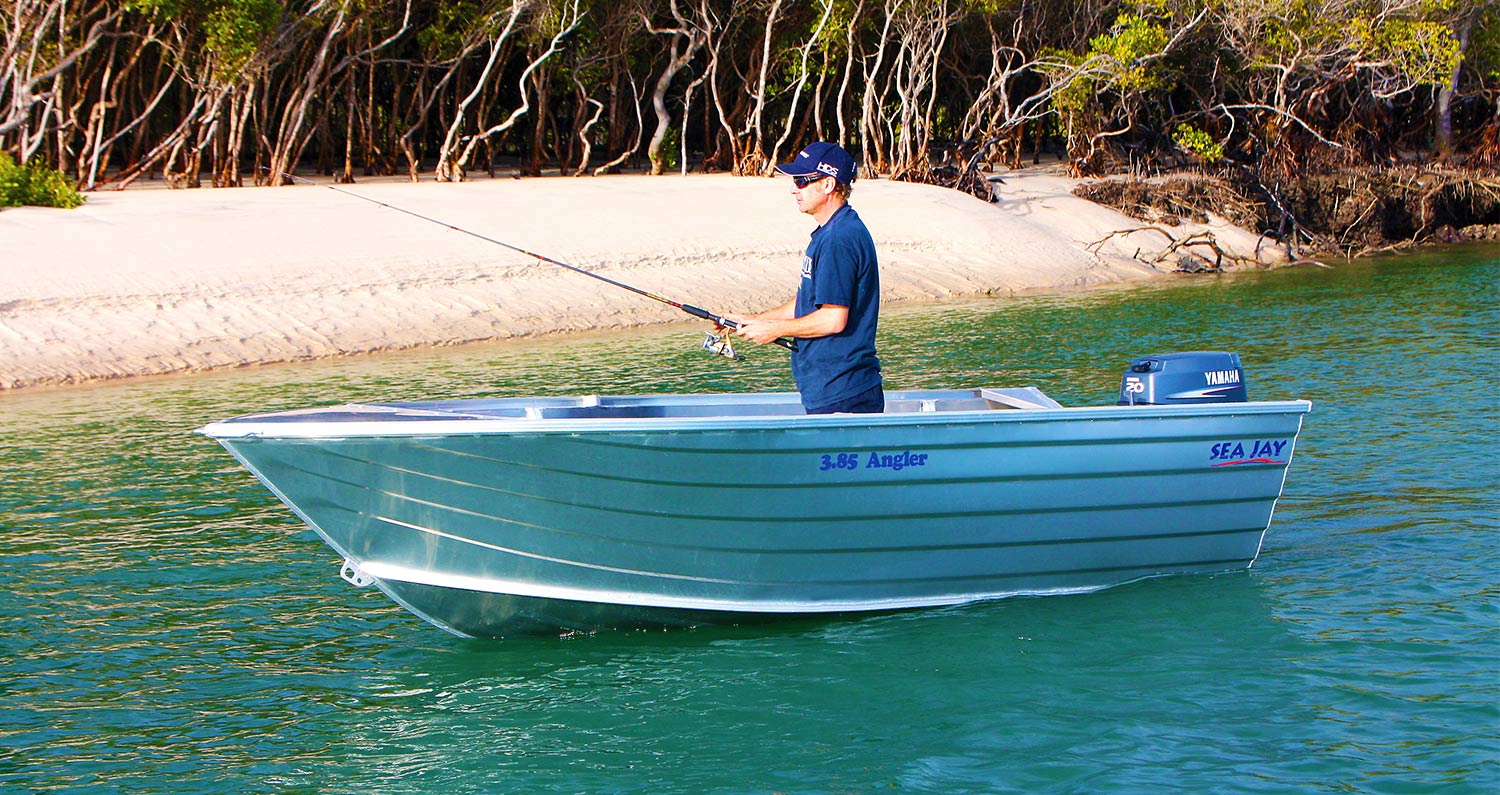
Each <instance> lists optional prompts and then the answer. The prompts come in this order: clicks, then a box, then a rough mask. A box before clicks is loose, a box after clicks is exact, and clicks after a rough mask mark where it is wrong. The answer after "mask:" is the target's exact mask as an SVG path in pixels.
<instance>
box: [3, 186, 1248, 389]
mask: <svg viewBox="0 0 1500 795" xmlns="http://www.w3.org/2000/svg"><path fill="white" fill-rule="evenodd" d="M1004 176H1005V182H1004V183H1002V184H1000V185H998V190H997V195H998V197H999V201H998V202H996V203H993V204H986V203H984V202H983V201H980V200H978V199H974V198H972V197H970V196H967V195H964V194H962V193H959V192H957V191H954V190H951V189H947V188H940V187H935V186H930V185H919V184H913V183H903V182H889V181H885V180H862V181H860V182H857V183H856V184H855V191H854V195H853V197H852V200H851V203H852V204H853V205H854V207H855V209H856V210H858V211H859V212H860V215H861V216H862V217H863V218H864V220H865V222H866V224H867V225H868V226H869V227H870V229H871V231H872V233H873V234H874V236H875V238H876V245H877V249H878V251H879V255H880V264H881V292H882V301H883V303H885V304H887V305H896V304H903V303H923V302H928V301H941V300H943V299H948V298H956V297H965V296H979V295H995V294H1002V295H1014V294H1018V293H1022V292H1034V291H1049V290H1070V289H1078V288H1088V287H1097V286H1104V285H1110V284H1124V283H1132V282H1141V281H1145V280H1149V279H1153V278H1157V277H1160V276H1164V275H1170V274H1171V273H1172V271H1171V270H1170V269H1167V268H1163V267H1158V268H1153V267H1150V266H1148V265H1146V264H1144V263H1142V262H1140V261H1138V260H1137V259H1136V256H1137V253H1138V252H1150V251H1159V250H1161V249H1163V248H1165V245H1164V242H1163V240H1162V237H1161V235H1159V234H1156V233H1153V232H1150V231H1148V230H1146V229H1144V227H1146V226H1147V225H1146V224H1143V223H1141V222H1139V221H1136V220H1134V219H1131V218H1129V217H1127V216H1125V215H1122V214H1120V213H1119V212H1116V211H1114V210H1111V209H1108V208H1106V207H1103V206H1102V205H1098V204H1094V203H1093V202H1089V201H1087V200H1085V199H1081V198H1078V197H1076V196H1073V195H1072V194H1071V190H1072V188H1073V186H1074V185H1076V184H1077V181H1075V180H1071V179H1068V178H1066V177H1064V176H1062V175H1061V174H1060V173H1058V168H1057V167H1056V166H1038V167H1033V168H1030V169H1026V170H1023V171H1018V172H1010V173H1007V174H1005V175H1004ZM320 183H321V184H319V185H298V186H293V187H283V188H275V189H271V188H265V189H245V188H239V189H199V190H154V189H145V190H126V191H118V192H114V191H103V192H96V193H91V194H89V201H88V203H86V204H85V205H83V206H82V207H80V208H78V209H75V210H53V209H45V208H32V207H26V208H16V209H8V210H5V211H4V212H0V251H4V252H7V255H6V257H5V259H6V260H7V263H6V265H5V268H4V270H5V271H7V279H6V280H5V283H4V284H0V392H4V391H16V390H25V389H28V388H33V387H39V386H69V385H76V384H87V383H93V382H100V381H114V380H118V379H121V378H130V377H135V376H147V375H166V374H172V373H192V372H200V371H208V370H221V369H234V368H239V367H245V366H250V365H261V364H273V363H279V362H293V361H315V360H319V359H327V358H333V357H341V356H353V355H360V354H367V353H377V352H386V351H399V350H410V349H416V348H424V347H444V346H452V345H462V344H468V343H475V342H484V341H494V340H503V339H530V338H540V337H544V336H553V335H562V334H568V333H571V332H581V331H582V332H587V331H603V330H609V329H618V328H629V327H639V326H647V325H657V324H664V323H676V322H681V321H684V320H690V317H689V316H687V315H685V314H683V313H682V312H681V311H679V310H677V309H675V308H673V307H670V306H667V305H665V304H661V303H658V302H656V301H652V300H650V299H648V298H645V297H642V296H640V295H636V294H633V293H631V292H629V291H628V290H624V289H621V288H618V287H614V286H611V285H608V284H605V283H603V282H600V281H598V280H595V279H590V278H588V277H586V276H583V275H580V274H576V273H570V272H568V271H566V270H565V269H563V268H560V267H558V266H556V265H552V264H547V263H543V262H539V261H537V260H535V259H532V258H530V257H526V256H524V255H521V254H518V253H515V252H513V251H510V250H508V249H505V248H501V247H499V246H496V245H493V244H491V243H488V242H485V241H482V240H479V239H476V238H474V237H471V236H469V235H465V234H461V233H458V232H455V231H452V230H450V229H446V228H444V227H445V226H447V225H449V224H451V225H453V226H455V227H460V228H462V229H465V230H470V231H472V232H474V233H477V234H480V235H485V236H487V237H491V238H494V239H495V240H500V241H504V242H505V243H507V244H509V245H514V246H517V247H520V248H523V249H526V250H528V251H534V252H537V253H538V254H541V255H543V256H547V257H551V258H554V259H558V260H561V261H563V262H567V263H569V264H571V265H575V266H577V267H581V268H584V269H587V270H590V271H594V272H597V273H598V274H599V275H601V276H605V277H608V278H610V279H613V280H615V281H618V282H622V283H624V284H628V285H630V286H632V287H636V288H639V289H641V290H645V291H648V292H651V293H654V294H657V295H661V296H663V297H666V298H669V299H671V300H673V301H677V302H680V303H685V304H692V305H695V306H701V307H704V308H706V309H709V310H711V311H714V312H716V313H736V312H739V313H744V312H752V311H758V310H760V309H763V308H765V307H768V306H773V305H775V304H779V303H781V302H782V301H784V300H785V299H786V298H787V297H788V296H790V295H791V294H792V292H794V291H795V289H796V276H797V268H798V264H799V262H800V256H801V252H802V248H803V247H804V246H805V244H806V241H807V235H808V234H809V233H810V232H811V230H812V222H811V220H810V219H808V218H806V217H805V216H803V215H801V214H800V213H798V212H797V210H796V207H795V205H794V203H793V202H792V199H791V196H790V191H789V186H788V185H787V184H786V183H785V182H784V181H777V180H774V179H769V178H756V177H734V176H730V175H723V174H710V175H703V174H692V175H688V176H685V177H684V176H678V175H667V176H656V177H650V176H643V175H626V176H604V177H588V178H561V177H544V178H532V179H522V180H516V179H494V180H490V179H479V180H474V181H470V182H463V183H436V182H431V181H427V182H418V183H412V182H408V181H406V180H404V179H401V180H399V181H396V179H394V178H387V179H372V180H367V181H363V182H357V183H355V184H353V185H336V186H334V187H337V188H338V190H337V191H335V190H328V189H327V185H329V184H331V183H330V182H328V181H327V180H320ZM344 191H347V192H349V193H354V194H358V195H359V196H362V197H365V198H368V199H371V200H373V201H374V202H384V203H387V204H389V205H392V206H393V207H398V208H401V209H403V210H407V211H410V212H414V213H420V214H421V215H423V216H426V217H427V218H428V219H431V220H432V221H435V222H436V223H433V222H428V221H424V220H422V219H419V218H414V217H412V216H411V215H407V214H404V213H401V212H397V211H395V210H393V209H389V208H387V207H381V206H377V204H375V203H372V201H361V200H360V199H359V198H356V197H354V196H349V195H344V194H343V192H344ZM1137 228H1142V231H1141V232H1138V233H1134V234H1118V233H1119V232H1120V231H1121V230H1129V229H1137ZM1204 228H1211V229H1212V230H1213V231H1214V233H1215V235H1216V236H1217V238H1218V240H1219V243H1220V245H1222V246H1224V247H1225V248H1226V249H1229V250H1233V251H1235V252H1237V253H1238V254H1240V255H1242V256H1245V257H1247V258H1253V257H1255V255H1256V247H1257V244H1258V242H1259V240H1260V239H1259V238H1258V236H1256V235H1254V234H1252V233H1249V232H1245V231H1243V230H1239V229H1235V228H1233V227H1230V226H1228V225H1227V223H1223V222H1219V221H1217V219H1211V222H1210V224H1208V225H1204V224H1185V225H1183V226H1181V227H1177V228H1176V229H1175V230H1174V231H1175V232H1178V233H1188V232H1191V231H1196V230H1198V229H1204ZM1106 238H1108V239H1106ZM1098 241H1103V242H1102V243H1100V242H1098ZM1091 244H1094V245H1091ZM1261 253H1262V254H1264V253H1266V252H1264V251H1262V252H1261Z"/></svg>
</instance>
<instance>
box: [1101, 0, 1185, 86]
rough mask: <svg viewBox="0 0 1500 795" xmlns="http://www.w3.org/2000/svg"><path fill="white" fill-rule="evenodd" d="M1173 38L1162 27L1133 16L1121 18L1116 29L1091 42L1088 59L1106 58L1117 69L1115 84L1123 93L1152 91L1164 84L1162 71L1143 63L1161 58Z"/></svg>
mask: <svg viewBox="0 0 1500 795" xmlns="http://www.w3.org/2000/svg"><path fill="white" fill-rule="evenodd" d="M1168 41H1170V37H1168V36H1167V31H1166V29H1164V28H1163V27H1162V26H1161V25H1159V24H1157V23H1155V22H1152V21H1150V20H1147V19H1142V18H1141V17H1137V16H1134V15H1131V14H1121V15H1120V18H1119V19H1118V20H1116V21H1115V26H1114V29H1113V30H1111V31H1110V32H1109V33H1106V34H1104V35H1103V36H1095V37H1094V38H1092V39H1089V56H1090V57H1094V56H1101V55H1102V56H1104V57H1106V58H1108V59H1109V60H1110V62H1111V65H1112V66H1114V69H1113V71H1114V73H1115V74H1114V83H1115V85H1116V86H1117V87H1119V88H1120V89H1121V90H1123V91H1149V90H1152V89H1157V88H1161V87H1162V86H1163V85H1164V84H1165V80H1164V79H1163V77H1162V74H1161V70H1159V69H1156V68H1153V66H1152V65H1151V64H1149V63H1143V60H1144V59H1145V58H1147V57H1148V56H1152V55H1158V54H1160V53H1161V52H1162V50H1163V49H1165V48H1166V46H1167V42H1168Z"/></svg>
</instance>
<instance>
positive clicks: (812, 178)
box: [792, 174, 828, 188]
mask: <svg viewBox="0 0 1500 795" xmlns="http://www.w3.org/2000/svg"><path fill="white" fill-rule="evenodd" d="M826 176H828V175H827V174H803V175H802V176H799V177H792V184H793V185H796V186H797V187H798V188H805V187H807V186H808V185H811V184H813V183H814V182H817V181H818V180H820V179H823V178H824V177H826Z"/></svg>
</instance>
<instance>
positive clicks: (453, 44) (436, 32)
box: [417, 0, 484, 61]
mask: <svg viewBox="0 0 1500 795" xmlns="http://www.w3.org/2000/svg"><path fill="white" fill-rule="evenodd" d="M483 19H484V8H483V6H481V5H480V4H479V3H475V2H471V0H460V2H454V3H440V4H438V6H437V13H436V14H435V18H434V19H433V20H432V22H431V23H430V24H428V25H427V26H426V27H424V28H422V29H421V30H420V31H418V32H417V42H418V43H419V44H420V45H421V46H422V50H423V52H425V53H426V55H427V57H428V58H430V59H432V60H434V61H438V60H444V59H447V58H453V57H456V56H457V55H458V54H459V53H460V52H462V51H463V48H464V44H465V43H466V42H467V41H468V39H469V36H470V35H471V32H472V30H473V28H474V26H475V25H477V24H478V23H479V22H480V21H481V20H483Z"/></svg>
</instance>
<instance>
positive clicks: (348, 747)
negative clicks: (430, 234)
mask: <svg viewBox="0 0 1500 795" xmlns="http://www.w3.org/2000/svg"><path fill="white" fill-rule="evenodd" d="M1497 285H1500V250H1497V249H1494V248H1488V249H1456V250H1449V251H1444V252H1441V253H1436V254H1427V255H1422V256H1412V257H1405V258H1401V259H1386V260H1380V261H1371V262H1360V263H1355V264H1351V265H1348V266H1344V267H1340V268H1337V269H1334V270H1321V269H1296V270H1286V271H1279V272H1273V273H1257V274H1249V275H1245V276H1240V277H1236V278H1226V279H1201V280H1198V279H1195V280H1188V281H1177V282H1170V283H1167V284H1163V285H1158V286H1151V287H1145V288H1133V289H1126V290H1119V291H1111V292H1105V293H1093V294H1087V295H1070V296H1061V297H1058V296H1040V297H1027V298H1011V299H995V300H987V301H977V302H961V303H953V304H945V305H940V306H929V307H917V308H895V309H891V310H889V311H888V313H887V315H886V317H885V319H884V325H883V329H882V332H883V334H882V339H881V345H882V352H883V355H884V358H885V361H886V369H887V374H888V379H889V383H890V385H891V387H893V388H902V387H944V386H958V385H965V386H967V385H979V384H986V385H997V386H1010V385H1026V384H1034V385H1036V386H1039V387H1041V388H1043V389H1044V390H1046V391H1047V392H1048V393H1049V394H1051V395H1052V396H1054V397H1055V398H1057V399H1059V400H1061V401H1062V402H1063V403H1064V404H1070V405H1078V404H1084V403H1099V402H1112V401H1113V399H1114V390H1115V389H1116V387H1117V385H1118V379H1119V372H1120V371H1121V370H1122V369H1123V368H1124V366H1125V365H1126V364H1127V363H1128V362H1129V360H1130V359H1131V358H1132V357H1134V356H1136V355H1140V354H1146V353H1153V352H1158V351H1165V350H1188V349H1205V348H1207V349H1228V350H1235V351H1238V352H1239V353H1240V354H1241V356H1242V357H1243V359H1244V361H1245V363H1246V367H1247V370H1248V375H1249V378H1250V381H1249V385H1250V389H1251V391H1252V397H1256V398H1266V399H1272V398H1307V399H1310V400H1312V401H1313V402H1314V413H1313V414H1312V415H1310V416H1309V417H1308V420H1307V425H1306V430H1305V433H1304V435H1303V438H1302V440H1301V442H1300V443H1299V445H1298V456H1297V459H1296V461H1295V462H1294V464H1293V466H1292V469H1291V474H1290V477H1289V480H1288V482H1287V485H1286V493H1285V498H1284V499H1283V500H1282V502H1281V505H1280V508H1279V510H1278V512H1277V515H1276V520H1275V522H1274V524H1273V525H1272V527H1271V531H1270V533H1269V534H1268V535H1267V537H1266V544H1265V548H1264V550H1263V552H1262V556H1261V558H1260V560H1259V561H1258V562H1257V563H1256V565H1255V568H1254V569H1253V570H1252V571H1250V572H1247V573H1236V574H1230V575H1221V576H1213V577H1180V578H1169V579H1161V580H1155V581H1149V582H1143V583H1138V584H1134V585H1130V586H1125V587H1121V588H1116V589H1112V590H1108V591H1103V592H1099V593H1094V594H1088V595H1081V596H1068V597H1050V598H1039V599H1015V600H1008V601H999V602H990V603H983V604H975V605H969V606H964V607H958V608H947V609H937V610H925V611H914V612H906V613H898V614H892V615H883V616H877V617H870V618H864V619H857V620H816V621H813V620H806V621H789V622H784V623H779V624H772V625H768V626H756V627H729V628H715V629H702V630H695V631H675V632H665V633H664V632H620V633H605V634H600V635H596V636H584V637H574V638H566V639H559V638H533V639H519V640H507V641H490V642H481V641H465V640H460V639H456V638H453V637H449V636H448V635H446V634H444V633H442V632H439V631H438V630H436V629H434V628H432V627H430V626H428V625H427V624H424V623H423V622H421V621H420V620H418V619H416V618H414V617H412V616H411V615H409V614H407V613H406V612H404V611H402V610H401V609H400V608H398V607H396V606H394V605H393V604H391V603H390V602H388V601H387V600H386V599H385V598H384V597H383V596H381V595H380V594H378V593H376V592H374V591H373V590H371V589H366V590H355V589H352V588H350V587H348V586H347V585H345V584H344V583H343V582H342V581H341V580H339V578H338V576H337V569H338V561H337V559H336V558H335V556H334V555H333V553H332V552H331V551H329V550H328V549H326V548H325V547H324V546H323V545H322V544H321V543H320V542H318V541H317V539H316V538H315V537H314V536H313V534H312V533H311V532H310V531H306V530H304V529H303V528H301V527H300V526H299V525H298V523H297V522H296V521H295V520H294V518H293V517H292V516H291V515H290V514H289V513H288V512H287V511H286V510H285V509H283V508H282V507H281V506H280V505H279V504H278V503H277V502H276V501H275V500H274V499H273V498H272V497H271V496H270V495H269V494H268V493H266V492H265V491H264V490H263V489H262V488H261V487H260V486H259V485H258V484H257V483H256V482H255V481H254V480H253V479H252V478H251V477H250V476H249V475H247V474H246V473H244V472H243V471H241V470H240V469H238V468H237V467H236V466H235V465H234V463H233V461H232V460H231V459H230V458H229V457H228V456H227V455H226V454H224V453H223V452H222V451H221V450H219V448H217V447H216V446H215V445H213V444H212V443H211V442H208V441H207V440H204V439H202V438H201V437H198V436H196V435H194V434H191V433H190V431H191V429H193V428H195V427H197V426H199V425H201V424H203V423H205V422H208V421H210V420H214V419H220V418H223V417H226V416H230V415H235V414H243V413H249V412H252V411H264V410H271V409H277V408H290V407H297V406H304V405H310V404H321V403H336V402H346V401H359V400H397V399H408V400H409V399H422V398H440V397H442V398H457V397H480V396H501V395H529V394H552V393H574V394H587V393H639V392H674V391H698V392H701V391H729V390H751V389H784V388H787V387H788V382H787V375H786V363H785V360H784V358H783V357H782V355H781V352H780V351H777V350H758V351H754V352H752V353H751V357H752V358H751V359H750V360H749V361H747V362H744V363H740V364H732V363H730V362H728V361H726V360H721V359H715V358H711V357H707V356H706V355H704V354H702V353H700V352H698V351H696V350H695V346H696V343H697V339H696V338H695V337H694V335H695V334H696V333H697V332H698V329H697V327H679V328H673V329H666V330H656V331H651V332H645V333H635V334H620V335H613V336H609V337H598V338H583V339H578V338H575V339H568V340H551V341H541V342H532V343H526V344H508V345H496V346H485V347H476V348H466V349H454V350H439V351H431V352H424V353H420V354H412V355H403V356H386V357H378V358H369V359H363V360H358V361H342V362H327V363H317V364H311V365H303V366H289V367H276V368H262V369H255V370H246V371H241V372H231V373H222V374H212V375H206V376H198V377H187V378H167V379H154V380H143V381H137V382H133V383H128V384H121V385H115V386H105V387H97V388H87V389H72V390H53V391H45V392H34V393H29V394H28V393H22V394H18V395H8V396H0V474H3V477H0V531H3V533H4V536H3V537H4V543H3V545H0V564H3V565H0V592H3V595H4V598H3V600H0V661H3V669H0V792H5V793H10V792H16V793H27V792H101V793H103V792H174V793H175V792H183V793H224V792H271V791H279V792H309V793H312V792H317V793H416V792H424V793H425V792H431V793H469V792H474V793H479V792H483V793H511V792H514V793H773V792H774V793H866V792H869V793H874V792H911V793H1005V792H1015V793H1047V792H1062V793H1105V792H1108V793H1117V792H1125V793H1177V792H1181V793H1207V792H1266V793H1279V792H1371V793H1427V792H1443V793H1450V792H1452V793H1467V792H1475V793H1490V792H1494V791H1497V790H1500V610H1497V607H1500V602H1497V598H1496V597H1497V584H1500V544H1497V532H1496V531H1497V525H1500V506H1497V502H1500V498H1497V494H1500V459H1497V452H1500V418H1497V411H1496V409H1497V394H1500V346H1497V335H1500V331H1497V329H1500V295H1497ZM688 292H691V291H690V290H689V291H688ZM682 297H683V298H685V299H686V300H695V299H696V300H697V302H699V303H711V301H707V300H704V299H703V297H701V296H692V295H688V294H686V293H684V295H683V296H682ZM392 322H398V319H397V318H395V317H394V316H393V319H392Z"/></svg>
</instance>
